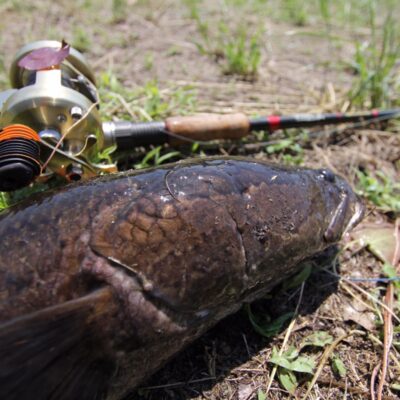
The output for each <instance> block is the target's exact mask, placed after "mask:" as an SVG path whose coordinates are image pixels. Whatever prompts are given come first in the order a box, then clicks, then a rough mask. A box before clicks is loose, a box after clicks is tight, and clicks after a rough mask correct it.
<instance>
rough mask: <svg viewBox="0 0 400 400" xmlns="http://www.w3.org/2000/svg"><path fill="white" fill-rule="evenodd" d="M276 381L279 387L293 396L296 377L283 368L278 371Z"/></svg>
mask: <svg viewBox="0 0 400 400" xmlns="http://www.w3.org/2000/svg"><path fill="white" fill-rule="evenodd" d="M278 379H279V382H280V383H281V385H282V386H283V387H284V388H285V389H286V390H287V391H288V392H289V393H290V394H294V392H295V391H296V388H297V378H296V375H295V374H294V373H293V372H292V371H289V370H287V369H285V368H279V369H278Z"/></svg>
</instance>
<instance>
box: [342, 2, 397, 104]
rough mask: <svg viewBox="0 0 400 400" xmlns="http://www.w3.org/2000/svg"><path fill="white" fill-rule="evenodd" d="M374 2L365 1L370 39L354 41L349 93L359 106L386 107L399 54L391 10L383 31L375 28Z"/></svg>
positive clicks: (352, 101) (395, 25)
mask: <svg viewBox="0 0 400 400" xmlns="http://www.w3.org/2000/svg"><path fill="white" fill-rule="evenodd" d="M375 6H376V4H375V2H374V1H372V0H370V1H368V8H367V10H368V13H369V28H370V32H371V34H370V39H369V40H368V41H366V42H363V43H357V45H356V53H355V60H354V62H353V63H352V66H353V68H354V70H355V72H356V74H357V79H356V80H355V82H354V84H353V87H352V89H351V90H350V92H349V97H350V101H351V103H352V104H353V105H356V106H360V107H388V106H390V105H391V97H392V96H393V95H394V93H393V90H392V88H393V87H394V86H395V80H396V68H395V67H396V63H397V61H398V60H399V57H400V40H399V34H398V31H397V21H396V20H395V19H394V17H393V15H392V13H391V12H389V14H388V16H387V17H386V19H385V21H384V23H383V27H382V34H380V32H381V30H378V26H377V22H376V14H375Z"/></svg>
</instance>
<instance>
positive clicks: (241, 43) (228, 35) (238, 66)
mask: <svg viewBox="0 0 400 400" xmlns="http://www.w3.org/2000/svg"><path fill="white" fill-rule="evenodd" d="M185 3H186V5H187V6H188V8H189V14H190V17H191V18H192V19H193V20H194V21H195V22H196V25H197V30H198V32H199V35H200V37H201V41H200V42H196V45H197V48H198V49H199V51H200V53H201V54H203V55H207V56H209V57H212V58H213V59H214V60H215V61H216V62H217V63H218V64H219V65H220V67H221V70H222V72H223V73H224V74H227V75H236V76H238V77H241V78H243V79H247V80H254V79H256V77H257V74H258V72H259V68H260V63H261V48H262V34H263V30H262V29H258V31H257V32H253V33H252V32H251V31H250V30H249V26H248V25H246V24H244V23H242V24H239V25H237V26H232V24H228V23H227V22H226V21H220V22H219V23H218V26H217V31H216V32H212V29H211V28H210V26H209V24H208V23H207V22H205V20H203V18H202V17H201V15H200V11H199V4H200V2H199V1H198V0H186V2H185Z"/></svg>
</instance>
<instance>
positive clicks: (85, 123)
mask: <svg viewBox="0 0 400 400" xmlns="http://www.w3.org/2000/svg"><path fill="white" fill-rule="evenodd" d="M10 80H11V85H12V87H13V89H9V90H6V91H5V92H2V93H0V191H10V190H15V189H18V188H21V187H24V186H26V185H28V184H29V183H31V182H32V181H34V180H35V179H36V178H37V177H38V176H39V175H40V174H41V173H42V172H43V171H44V169H45V168H46V175H45V176H48V175H50V174H52V173H56V174H58V175H62V176H64V177H66V178H67V179H68V180H79V179H81V178H83V177H85V178H86V177H91V176H95V175H97V174H98V173H99V172H101V171H102V170H106V171H108V170H110V168H111V169H113V168H112V166H104V165H96V164H93V163H92V162H91V159H93V157H94V156H95V155H97V154H98V152H99V151H101V150H102V149H104V148H106V147H109V146H111V145H112V144H113V139H112V138H111V137H107V136H105V135H104V132H103V128H102V123H101V120H100V115H99V112H98V101H99V99H98V95H97V89H96V86H95V78H94V76H93V73H92V71H91V69H90V68H89V66H88V64H87V62H86V60H85V58H84V57H83V56H82V54H81V53H79V52H78V51H76V50H75V49H72V48H70V47H69V46H68V45H67V44H66V43H61V42H58V41H48V40H43V41H38V42H34V43H31V44H28V45H26V46H24V47H23V48H22V49H21V50H20V51H19V52H18V53H17V54H16V56H15V58H14V61H13V63H12V66H11V69H10Z"/></svg>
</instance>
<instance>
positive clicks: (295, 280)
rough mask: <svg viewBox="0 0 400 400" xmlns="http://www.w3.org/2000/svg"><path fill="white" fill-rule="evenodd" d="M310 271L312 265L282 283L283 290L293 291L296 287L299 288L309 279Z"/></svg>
mask: <svg viewBox="0 0 400 400" xmlns="http://www.w3.org/2000/svg"><path fill="white" fill-rule="evenodd" d="M311 271H312V265H311V264H307V265H306V266H305V267H304V268H303V269H302V270H301V271H300V272H299V273H298V274H297V275H294V276H293V277H292V278H290V279H288V280H287V281H285V282H283V285H282V286H283V290H288V289H293V288H295V287H297V286H300V285H301V284H302V283H303V282H305V281H306V280H307V279H308V278H309V276H310V275H311Z"/></svg>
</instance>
